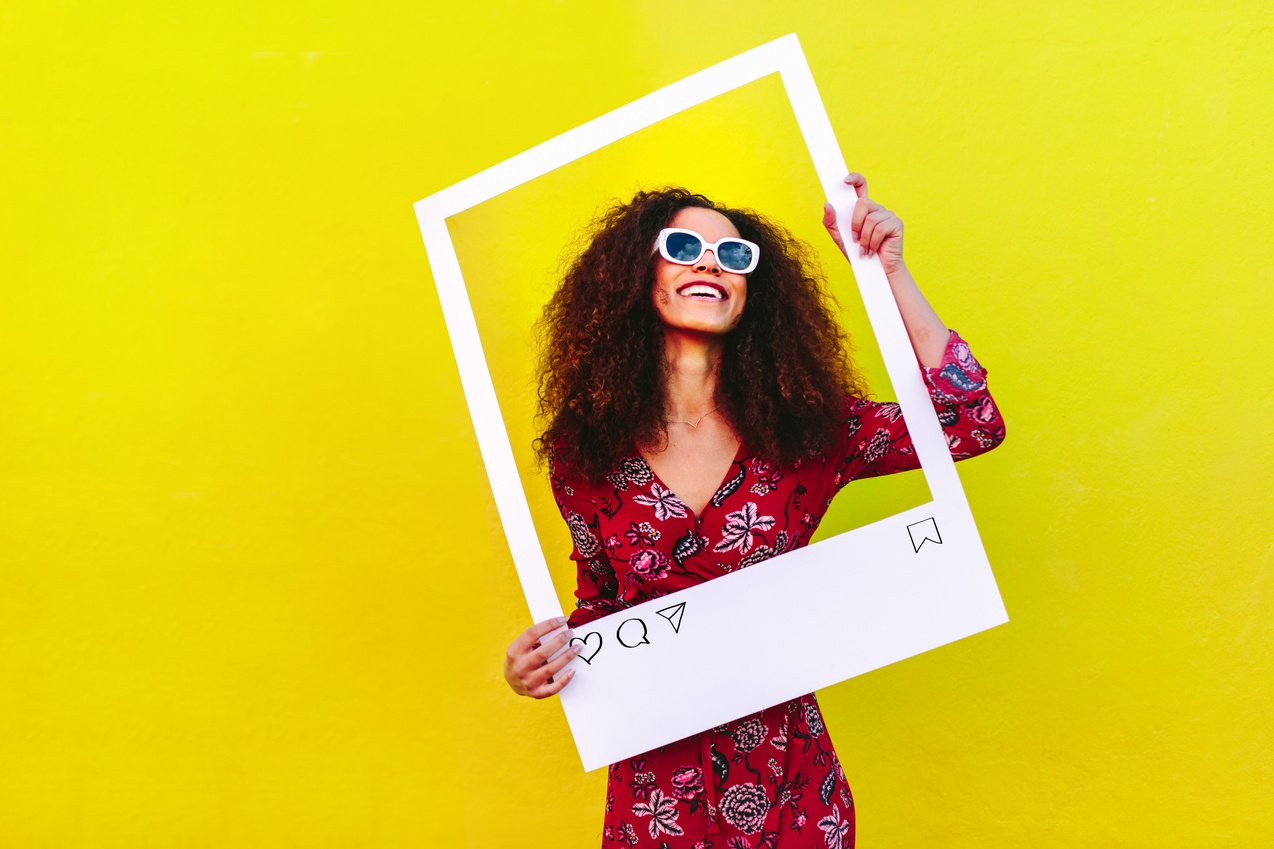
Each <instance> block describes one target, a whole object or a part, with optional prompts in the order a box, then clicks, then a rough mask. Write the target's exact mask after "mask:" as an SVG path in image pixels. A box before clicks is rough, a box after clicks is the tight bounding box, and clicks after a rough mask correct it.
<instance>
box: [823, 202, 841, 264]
mask: <svg viewBox="0 0 1274 849" xmlns="http://www.w3.org/2000/svg"><path fill="white" fill-rule="evenodd" d="M823 226H824V227H826V228H827V232H828V234H829V235H830V236H831V237H832V241H833V242H835V243H836V247H838V248H840V250H841V253H845V242H844V240H842V239H841V236H840V228H838V227H837V226H836V209H835V208H834V207H833V206H832V205H831V204H830V203H825V204H823Z"/></svg>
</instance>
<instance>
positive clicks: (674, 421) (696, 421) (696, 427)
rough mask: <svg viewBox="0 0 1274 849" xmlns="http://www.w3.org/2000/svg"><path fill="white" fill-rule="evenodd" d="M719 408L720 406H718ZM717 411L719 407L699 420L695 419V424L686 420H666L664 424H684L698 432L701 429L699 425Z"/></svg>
mask: <svg viewBox="0 0 1274 849" xmlns="http://www.w3.org/2000/svg"><path fill="white" fill-rule="evenodd" d="M718 406H719V405H718ZM716 411H717V407H713V408H712V409H711V410H709V411H708V412H706V413H704V414H703V415H702V416H700V417H699V418H697V419H695V420H694V421H693V422H688V421H686V420H685V419H664V422H665V423H666V424H683V425H690V426H691V427H692V428H694V429H695V430H698V429H699V424H700V422H702V421H703V420H704V419H706V418H707V417H708V416H710V415H712V414H713V413H715V412H716Z"/></svg>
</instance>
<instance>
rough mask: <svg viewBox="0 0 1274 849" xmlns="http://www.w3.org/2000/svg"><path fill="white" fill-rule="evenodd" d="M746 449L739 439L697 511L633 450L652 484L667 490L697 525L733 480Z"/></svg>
mask: <svg viewBox="0 0 1274 849" xmlns="http://www.w3.org/2000/svg"><path fill="white" fill-rule="evenodd" d="M746 449H747V445H746V444H745V443H744V441H743V440H742V439H740V440H739V447H738V448H737V449H735V452H734V457H732V458H731V459H730V463H729V465H727V466H726V467H725V472H723V473H722V475H721V480H719V481H717V485H716V487H715V488H714V489H713V490H712V495H710V496H708V503H706V504H704V505H703V507H701V508H699V509H698V510H695V509H694V508H693V507H691V506H690V504H689V503H688V502H687V501H686V499H684V498H682V497H681V496H680V495H678V494H677V492H676V491H675V490H674V489H673V488H672V487H670V486H668V484H667V483H665V482H664V479H663V478H661V477H659V473H658V472H656V471H655V467H654V466H652V465H651V464H650V461H649V460H647V459H646V457H645V455H643V454H642V453H641V451H640V450H639V449H634V450H636V451H637V454H636V458H637V459H638V460H641V461H642V462H643V463H645V464H646V468H648V469H650V477H651V479H652V480H653V481H654V482H656V483H658V484H659V485H660V486H661V487H663V488H664V489H665V490H667V491H668V493H669V494H671V495H672V497H673V498H675V499H677V501H679V502H681V504H682V505H683V506H684V507H685V508H686V510H687V511H689V513H690V517H691V518H692V519H694V520H695V522H696V523H697V522H698V521H699V519H701V518H702V517H703V514H704V513H706V512H708V510H709V508H711V507H712V502H713V499H715V498H716V497H717V495H718V493H720V492H721V490H722V488H723V487H724V486H725V485H726V484H727V483H729V482H730V480H731V479H733V477H734V475H733V471H734V467H735V466H737V465H738V464H739V461H740V460H742V459H743V458H744V457H746V456H747V454H745V453H744V452H745V451H746Z"/></svg>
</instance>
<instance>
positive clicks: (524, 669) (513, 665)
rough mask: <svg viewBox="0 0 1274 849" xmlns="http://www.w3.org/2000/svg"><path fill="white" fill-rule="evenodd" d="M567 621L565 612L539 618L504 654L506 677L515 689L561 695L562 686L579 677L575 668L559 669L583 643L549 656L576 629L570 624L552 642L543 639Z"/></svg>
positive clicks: (541, 695)
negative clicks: (553, 616)
mask: <svg viewBox="0 0 1274 849" xmlns="http://www.w3.org/2000/svg"><path fill="white" fill-rule="evenodd" d="M565 624H566V617H565V616H559V617H557V618H556V619H545V620H544V621H543V622H536V623H535V624H534V625H532V626H531V627H530V628H527V629H526V630H525V631H523V632H522V633H521V634H519V635H518V636H517V637H516V638H515V639H514V640H513V642H512V643H510V644H509V652H508V654H506V655H505V657H504V680H505V681H508V682H509V686H510V687H512V688H513V692H515V693H517V694H518V695H519V696H530V697H531V698H533V699H546V698H548V697H549V696H553V695H557V692H558V690H561V689H562V688H563V687H565V686H566V685H567V684H569V683H570V681H571V679H572V678H574V677H575V670H574V669H568V670H567V671H566V674H564V675H558V674H557V673H558V672H561V670H562V667H563V666H566V664H568V663H570V662H571V660H572V659H574V657H575V656H576V655H577V654H579V653H580V648H581V647H580V646H579V645H574V646H571V647H570V648H568V649H567V650H566V651H564V652H562V653H561V654H559V655H558V656H557V657H555V658H553V660H551V661H550V660H549V658H551V657H553V655H554V654H555V653H556V652H557V650H558V649H560V648H562V646H564V645H566V644H567V642H569V641H570V639H571V637H573V636H575V632H573V631H571V630H570V629H569V628H568V629H567V630H565V631H563V632H562V633H560V634H558V635H557V636H556V637H553V638H552V639H551V640H549V641H548V642H544V643H541V638H542V637H544V635H545V634H548V633H549V632H551V631H556V630H557V629H558V628H561V627H562V626H563V625H565Z"/></svg>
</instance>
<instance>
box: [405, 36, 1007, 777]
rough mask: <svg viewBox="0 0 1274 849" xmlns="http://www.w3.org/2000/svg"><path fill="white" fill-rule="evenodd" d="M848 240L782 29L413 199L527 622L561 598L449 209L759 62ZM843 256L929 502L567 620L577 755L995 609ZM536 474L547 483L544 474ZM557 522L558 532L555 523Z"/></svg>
mask: <svg viewBox="0 0 1274 849" xmlns="http://www.w3.org/2000/svg"><path fill="white" fill-rule="evenodd" d="M773 73H778V74H779V76H780V78H781V79H782V83H783V86H784V89H785V91H786V93H787V96H788V99H789V100H790V101H791V105H792V110H793V112H794V113H795V115H796V120H797V123H798V125H799V127H800V130H801V134H802V136H803V137H804V139H805V143H806V146H807V147H808V148H809V154H810V158H811V160H812V162H813V165H814V169H815V171H816V172H817V174H818V178H819V181H820V183H821V184H822V186H823V189H824V191H825V193H826V195H827V198H828V199H829V200H830V201H831V202H832V204H833V205H834V206H835V208H836V210H837V221H838V226H839V227H840V231H841V235H842V236H843V237H844V239H845V243H846V244H853V240H852V238H851V235H850V233H849V217H848V215H849V212H850V211H851V210H852V208H853V205H854V201H855V194H854V191H853V189H852V188H851V187H849V186H847V185H845V183H844V182H843V178H844V176H845V174H846V173H847V168H846V165H845V160H844V158H843V157H842V155H841V152H840V148H839V147H838V146H837V143H836V139H835V136H834V135H833V133H832V126H831V122H830V121H829V120H828V117H827V113H826V111H825V110H824V108H823V104H822V101H821V100H820V98H819V94H818V90H817V88H816V87H815V85H814V78H813V75H812V74H811V72H810V69H809V66H808V64H807V63H806V61H805V56H804V53H803V52H802V50H801V46H800V42H799V41H798V40H797V38H796V35H795V34H792V35H787V36H784V37H782V38H779V39H777V40H775V41H772V42H769V43H768V44H763V45H761V46H760V47H757V48H754V49H752V50H749V51H747V52H746V53H742V54H740V55H738V56H735V57H734V58H732V59H727V60H726V61H724V62H721V63H720V64H718V65H714V66H712V67H711V68H708V69H706V70H703V71H700V72H699V73H696V74H693V75H692V76H689V77H687V78H685V79H683V80H681V81H679V82H676V83H673V84H672V85H669V86H666V87H664V88H662V89H659V90H658V91H655V92H653V93H651V94H648V95H646V96H645V97H642V98H640V99H638V100H635V101H633V102H632V103H629V104H628V105H626V106H622V107H620V108H618V109H616V110H614V111H613V112H610V113H608V114H606V115H603V116H601V117H600V118H596V119H594V120H592V121H589V122H588V123H586V124H583V125H582V126H579V127H576V128H575V129H573V130H570V131H569V132H566V133H563V134H562V135H560V136H558V137H557V138H554V139H550V140H549V141H546V142H544V143H543V144H539V145H536V146H535V147H533V148H531V149H530V150H527V151H525V152H523V153H520V154H518V155H517V156H514V157H512V158H511V159H508V160H506V161H504V162H501V163H500V164H498V165H495V166H493V167H491V168H488V169H487V170H485V171H482V172H481V173H479V174H475V175H474V176H472V177H470V178H468V179H466V180H462V181H461V182H459V183H456V184H455V185H453V186H449V187H447V188H445V189H443V190H442V191H439V192H437V193H436V194H433V195H430V196H429V197H427V198H425V199H424V200H421V201H419V202H417V203H416V204H415V209H416V215H417V218H418V219H419V222H420V232H421V235H422V236H423V238H424V243H425V250H426V252H427V254H428V258H429V263H430V266H431V267H432V270H433V275H434V280H435V282H436V284H437V287H438V296H439V299H440V300H441V303H442V312H443V316H444V318H445V320H446V325H447V331H448V333H449V334H450V337H451V344H452V347H453V348H454V351H455V357H456V363H457V365H458V367H459V371H460V379H461V383H462V385H463V387H464V393H465V398H466V400H467V401H468V405H469V414H470V416H471V417H472V419H473V426H474V430H475V431H476V432H477V437H478V445H479V447H480V449H481V451H482V459H483V462H484V463H485V465H486V470H487V476H488V477H489V479H490V482H491V489H492V492H493V493H494V495H495V501H496V505H497V508H498V510H499V514H500V521H501V523H502V524H503V526H504V532H505V535H506V536H507V538H508V542H509V549H510V551H511V552H512V555H513V561H514V563H515V565H516V567H517V572H518V577H519V579H520V580H521V583H522V589H523V592H524V593H525V594H526V600H527V605H528V606H529V607H530V610H531V617H532V619H533V621H540V620H543V619H548V618H551V617H554V616H560V615H562V608H561V604H560V603H559V601H558V596H557V594H556V593H555V591H554V588H553V583H552V579H551V578H550V576H549V570H548V565H547V562H546V560H545V555H544V552H543V550H542V549H541V548H540V543H539V539H538V537H537V536H536V532H535V527H534V525H533V523H532V520H531V510H530V506H529V503H528V501H527V497H526V493H525V492H524V491H523V489H522V484H521V481H520V478H519V475H518V469H517V465H516V463H515V461H514V454H513V449H512V446H511V444H510V442H509V436H508V433H507V432H506V430H505V427H504V420H503V418H502V417H501V415H500V407H499V403H498V401H497V399H496V392H495V387H494V385H493V383H492V380H491V373H490V370H489V368H488V366H487V362H486V359H485V357H484V355H483V351H482V344H481V341H480V340H479V336H478V327H477V324H476V322H475V319H474V313H473V309H472V306H471V304H470V301H469V298H468V294H467V292H466V289H465V282H464V277H463V275H462V274H461V270H460V264H459V261H458V259H457V256H456V252H455V248H454V246H453V244H452V241H451V237H450V235H449V233H448V230H447V223H446V222H447V218H449V217H450V216H453V215H456V214H457V213H460V212H462V211H464V210H466V209H469V208H471V207H474V206H476V205H478V204H481V203H483V202H484V201H487V200H490V199H492V198H494V197H496V196H498V195H500V194H502V193H503V192H506V191H508V190H510V189H513V188H514V187H516V186H519V185H521V184H522V183H525V182H528V181H530V180H533V179H535V178H536V177H539V176H541V175H544V174H547V173H548V172H550V171H553V170H554V169H556V168H559V167H561V166H563V165H565V164H567V163H570V162H572V161H574V160H577V159H579V158H581V157H584V156H587V155H588V154H590V153H592V152H593V151H596V150H598V149H600V148H602V147H604V146H606V145H608V144H610V143H612V142H614V141H617V140H619V139H621V138H623V137H625V136H627V135H629V134H631V133H634V132H636V131H638V130H641V129H643V128H645V127H648V126H650V125H652V124H655V123H657V122H659V121H661V120H663V119H665V118H668V117H670V116H672V115H675V114H677V113H679V112H681V111H683V110H685V109H689V108H691V107H693V106H696V105H698V104H700V103H703V102H704V101H707V100H710V99H712V98H714V97H717V96H718V95H721V94H724V93H726V92H729V91H732V90H733V89H736V88H739V87H740V86H743V85H746V84H748V83H751V82H753V81H755V80H758V79H760V78H762V77H765V76H767V75H769V74H773ZM850 264H851V266H852V268H853V272H854V277H855V278H856V280H857V283H858V286H859V289H860V290H861V292H862V298H863V302H864V304H865V306H866V309H867V314H868V317H869V319H870V322H871V326H872V329H873V331H874V332H875V335H876V340H877V343H878V344H879V346H880V350H881V354H882V356H883V359H884V363H885V368H886V371H887V372H888V374H889V378H890V380H891V381H892V383H893V386H894V390H895V392H896V394H897V396H898V399H897V400H898V402H899V404H900V405H901V407H902V413H903V418H904V420H905V421H906V424H907V429H908V431H909V432H910V434H911V437H912V441H913V443H914V445H915V450H916V454H917V455H918V457H919V460H920V464H921V468H922V470H923V474H924V476H925V480H926V482H927V483H928V485H929V492H930V494H931V495H932V501H929V502H926V503H924V504H922V505H919V506H917V507H913V508H910V509H907V510H904V511H903V512H901V513H898V514H896V515H893V516H890V517H888V518H885V519H882V520H880V521H877V522H874V523H872V524H869V525H866V526H864V527H860V528H857V529H855V530H852V531H849V532H846V533H843V534H840V535H838V536H834V537H831V538H829V539H825V540H822V541H820V542H817V543H814V544H811V545H809V546H807V547H805V548H803V549H800V550H798V551H793V552H789V553H786V554H783V555H780V556H778V557H775V558H773V559H770V560H767V561H765V562H763V563H758V564H756V565H753V566H751V567H749V568H747V569H743V570H740V571H737V572H732V573H730V574H726V575H723V576H721V577H720V578H717V579H715V580H712V581H709V582H707V583H704V584H701V585H699V586H696V587H691V588H689V589H686V590H682V591H680V592H677V593H675V594H672V595H669V596H665V597H663V598H660V599H658V600H657V601H651V602H646V603H644V604H640V605H637V606H634V607H632V608H629V609H627V610H624V611H623V612H620V613H614V614H611V615H609V616H606V617H603V618H601V619H598V620H596V621H594V622H592V623H590V624H589V625H586V626H583V627H581V628H580V629H579V630H578V632H577V636H578V638H579V639H580V640H582V641H583V642H584V649H583V651H582V652H581V657H578V658H576V659H575V660H573V661H572V662H571V666H572V667H575V668H576V669H577V671H576V675H575V679H574V680H573V681H571V683H570V684H569V685H568V686H567V687H566V688H565V689H563V690H562V692H561V702H562V706H563V708H564V710H565V711H566V717H567V721H568V723H569V725H570V728H571V732H572V734H573V735H574V738H575V742H576V745H577V747H578V749H579V754H580V758H581V760H582V761H583V765H584V769H585V770H592V769H595V768H597V767H601V766H605V765H606V764H609V763H613V762H615V761H618V760H621V759H623V758H626V757H631V756H633V755H636V754H638V753H641V752H645V751H649V750H650V749H653V748H655V747H657V746H660V745H663V744H665V743H669V742H671V741H674V740H678V739H681V738H683V737H688V736H690V735H692V734H696V733H698V732H700V731H703V730H704V729H707V728H711V727H713V726H717V725H720V724H722V723H725V722H728V721H730V720H733V719H736V718H738V717H741V716H745V715H747V714H749V713H754V712H756V711H758V710H761V709H763V708H766V707H769V706H771V705H775V704H779V703H782V702H784V701H787V700H789V699H792V698H795V697H798V696H801V695H803V694H805V693H809V692H812V691H814V690H816V689H818V688H820V687H826V686H829V685H831V684H834V683H836V682H838V681H843V680H845V679H847V678H851V677H853V676H856V675H859V674H862V673H863V672H867V671H869V670H872V669H876V668H879V667H881V666H885V665H887V664H890V663H894V662H896V661H899V660H902V659H904V658H907V657H911V656H913V655H916V654H919V653H921V652H925V651H928V650H929V649H933V648H936V647H938V646H941V645H945V644H947V643H950V642H953V641H955V640H958V639H961V638H963V637H966V636H969V635H971V634H975V633H977V632H979V631H983V630H986V629H988V628H991V627H994V626H996V625H1000V624H1002V623H1004V622H1007V621H1008V616H1007V614H1006V612H1005V610H1004V605H1003V603H1002V601H1001V599H1000V594H999V590H998V588H997V587H996V584H995V578H994V576H993V575H992V573H991V567H990V564H989V563H988V562H987V557H986V552H985V551H984V549H983V547H982V542H981V540H980V538H979V537H978V532H977V528H976V527H975V526H974V522H973V516H972V514H971V513H970V511H969V505H968V501H967V499H966V498H965V495H964V490H963V489H962V487H961V486H960V479H959V477H958V476H957V474H956V470H955V464H954V463H953V461H952V459H951V455H950V453H949V451H948V449H947V443H946V440H945V437H944V435H943V433H942V429H941V426H940V425H939V423H938V419H937V416H936V414H935V413H934V409H933V404H932V402H931V401H930V398H929V392H928V390H927V388H926V386H925V384H924V379H923V376H922V375H921V373H920V370H919V367H918V366H917V363H916V358H915V354H914V353H913V352H912V348H911V343H910V341H909V340H908V338H907V333H906V329H905V327H904V326H903V323H902V318H901V316H900V315H899V313H898V308H897V305H896V304H895V302H894V300H893V295H892V292H891V291H890V288H889V284H888V281H887V280H886V279H885V274H884V270H883V269H882V268H881V265H880V262H879V260H878V259H877V258H875V257H871V258H867V259H863V258H859V257H858V256H856V252H855V251H850ZM546 485H547V484H546ZM562 533H563V534H566V533H568V531H567V528H566V527H565V525H563V527H562Z"/></svg>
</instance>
